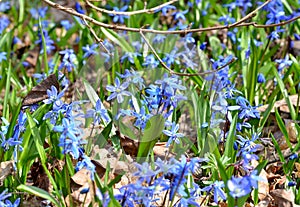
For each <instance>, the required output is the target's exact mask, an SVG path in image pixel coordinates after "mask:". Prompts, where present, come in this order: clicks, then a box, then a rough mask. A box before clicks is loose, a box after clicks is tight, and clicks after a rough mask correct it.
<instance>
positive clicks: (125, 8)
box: [109, 5, 128, 24]
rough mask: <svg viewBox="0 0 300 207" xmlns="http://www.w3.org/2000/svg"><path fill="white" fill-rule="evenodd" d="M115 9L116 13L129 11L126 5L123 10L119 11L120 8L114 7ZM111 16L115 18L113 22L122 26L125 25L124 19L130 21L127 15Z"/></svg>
mask: <svg viewBox="0 0 300 207" xmlns="http://www.w3.org/2000/svg"><path fill="white" fill-rule="evenodd" d="M113 9H114V11H116V12H118V11H126V10H127V9H128V6H127V5H125V6H123V7H122V8H121V9H119V8H118V7H114V8H113ZM109 16H112V17H114V18H113V22H114V23H118V22H119V23H120V24H124V19H128V16H126V15H119V14H116V15H115V14H109Z"/></svg>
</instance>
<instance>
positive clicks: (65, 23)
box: [60, 20, 73, 30]
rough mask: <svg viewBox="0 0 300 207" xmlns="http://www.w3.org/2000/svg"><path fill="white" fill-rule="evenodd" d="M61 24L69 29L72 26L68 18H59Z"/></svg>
mask: <svg viewBox="0 0 300 207" xmlns="http://www.w3.org/2000/svg"><path fill="white" fill-rule="evenodd" d="M60 24H61V26H63V27H64V28H65V29H66V30H69V29H71V28H72V27H73V24H71V23H70V21H69V20H61V21H60Z"/></svg>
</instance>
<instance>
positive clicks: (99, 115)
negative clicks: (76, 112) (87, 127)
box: [86, 99, 111, 124]
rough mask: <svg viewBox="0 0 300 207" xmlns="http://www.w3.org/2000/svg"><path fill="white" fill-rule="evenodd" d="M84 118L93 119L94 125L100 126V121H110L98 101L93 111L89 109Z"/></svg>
mask: <svg viewBox="0 0 300 207" xmlns="http://www.w3.org/2000/svg"><path fill="white" fill-rule="evenodd" d="M86 117H93V118H94V124H100V122H101V120H103V121H104V123H108V122H110V121H111V119H110V117H109V115H108V113H107V110H106V109H105V108H104V106H103V104H102V102H101V100H100V99H98V100H97V102H96V106H95V109H90V110H88V111H87V114H86Z"/></svg>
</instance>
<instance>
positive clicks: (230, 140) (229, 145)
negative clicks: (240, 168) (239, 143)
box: [224, 114, 237, 162]
mask: <svg viewBox="0 0 300 207" xmlns="http://www.w3.org/2000/svg"><path fill="white" fill-rule="evenodd" d="M236 122H237V114H236V115H235V116H234V118H233V119H232V122H231V125H230V129H229V132H228V136H227V138H226V142H225V152H224V155H225V156H227V157H231V158H232V159H231V162H235V160H234V156H233V155H234V153H235V151H234V150H233V144H234V141H235V132H236Z"/></svg>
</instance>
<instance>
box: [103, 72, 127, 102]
mask: <svg viewBox="0 0 300 207" xmlns="http://www.w3.org/2000/svg"><path fill="white" fill-rule="evenodd" d="M115 84H116V85H115V86H112V85H108V86H106V90H108V91H110V92H112V94H111V95H110V96H109V97H108V98H107V101H110V100H112V99H114V98H117V101H118V103H122V102H123V101H124V98H123V96H131V93H130V92H129V91H126V89H127V88H128V86H129V82H128V81H125V82H123V83H122V84H121V83H120V80H119V78H115Z"/></svg>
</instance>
